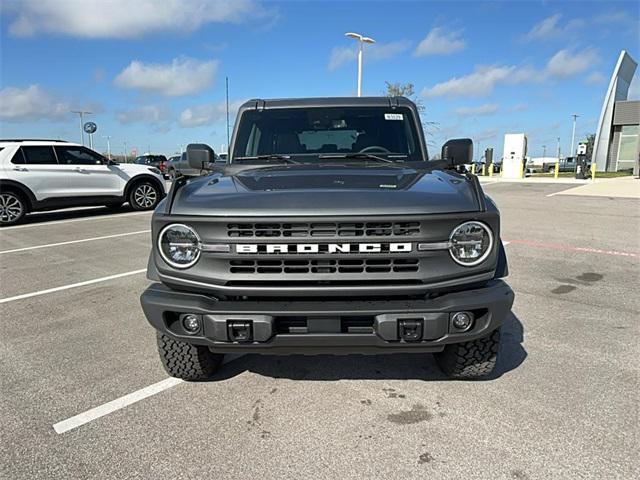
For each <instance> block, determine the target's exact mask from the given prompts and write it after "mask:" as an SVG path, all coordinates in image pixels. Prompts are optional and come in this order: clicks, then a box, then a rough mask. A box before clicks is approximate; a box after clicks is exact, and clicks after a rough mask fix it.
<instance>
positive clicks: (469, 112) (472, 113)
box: [456, 103, 500, 117]
mask: <svg viewBox="0 0 640 480" xmlns="http://www.w3.org/2000/svg"><path fill="white" fill-rule="evenodd" d="M499 109H500V105H498V104H497V103H485V104H484V105H478V106H477V107H460V108H456V115H458V116H459V117H476V116H482V115H491V114H493V113H496V112H497V111H498V110H499Z"/></svg>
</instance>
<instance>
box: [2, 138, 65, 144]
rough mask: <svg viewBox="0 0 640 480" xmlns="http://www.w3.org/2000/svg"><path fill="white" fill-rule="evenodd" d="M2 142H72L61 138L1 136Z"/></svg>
mask: <svg viewBox="0 0 640 480" xmlns="http://www.w3.org/2000/svg"><path fill="white" fill-rule="evenodd" d="M0 142H60V143H70V142H69V141H68V140H60V139H59V138H56V139H53V138H0Z"/></svg>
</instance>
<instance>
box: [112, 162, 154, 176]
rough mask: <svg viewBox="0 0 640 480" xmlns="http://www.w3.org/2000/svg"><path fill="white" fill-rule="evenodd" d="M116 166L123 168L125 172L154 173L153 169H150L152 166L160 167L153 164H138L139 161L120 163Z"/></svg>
mask: <svg viewBox="0 0 640 480" xmlns="http://www.w3.org/2000/svg"><path fill="white" fill-rule="evenodd" d="M115 167H116V168H118V169H120V170H122V171H123V172H127V173H133V174H136V173H152V172H151V171H149V169H150V168H155V169H156V170H157V169H158V167H154V166H153V165H138V164H137V163H119V164H117V165H115Z"/></svg>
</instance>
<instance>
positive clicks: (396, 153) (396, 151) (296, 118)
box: [233, 107, 423, 161]
mask: <svg viewBox="0 0 640 480" xmlns="http://www.w3.org/2000/svg"><path fill="white" fill-rule="evenodd" d="M417 138H418V137H417V134H416V131H415V122H414V120H413V116H412V113H411V110H409V109H408V108H395V109H392V108H389V107H317V108H288V109H267V110H263V111H246V112H244V113H243V114H242V117H241V119H240V126H239V129H238V134H237V138H236V142H235V147H234V151H233V159H234V160H241V159H243V158H244V159H247V157H248V158H249V159H252V158H253V159H255V158H256V157H263V158H268V157H271V158H274V159H277V157H278V156H283V155H286V156H308V160H309V161H314V160H315V161H317V160H318V159H320V160H321V161H327V160H328V159H332V160H335V159H339V158H342V157H344V158H349V157H353V156H354V154H358V153H360V154H371V155H375V156H378V157H380V156H384V157H388V158H390V159H398V160H423V158H422V156H421V155H420V147H419V145H418V140H417ZM363 157H366V155H363ZM356 158H359V156H357V155H356ZM325 159H327V160H325ZM300 160H302V161H306V160H307V159H306V158H305V159H300Z"/></svg>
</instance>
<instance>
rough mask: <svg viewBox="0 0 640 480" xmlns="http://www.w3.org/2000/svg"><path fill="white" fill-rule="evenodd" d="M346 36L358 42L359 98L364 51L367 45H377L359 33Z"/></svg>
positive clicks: (346, 34) (371, 39)
mask: <svg viewBox="0 0 640 480" xmlns="http://www.w3.org/2000/svg"><path fill="white" fill-rule="evenodd" d="M345 36H347V37H349V38H353V39H355V40H358V96H359V97H361V96H362V49H363V46H364V44H365V43H376V41H375V40H374V39H373V38H369V37H364V36H362V35H360V34H359V33H353V32H348V33H345Z"/></svg>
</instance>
